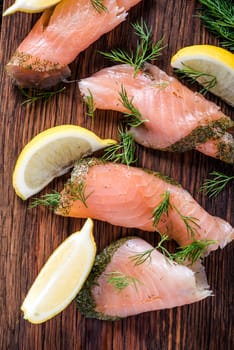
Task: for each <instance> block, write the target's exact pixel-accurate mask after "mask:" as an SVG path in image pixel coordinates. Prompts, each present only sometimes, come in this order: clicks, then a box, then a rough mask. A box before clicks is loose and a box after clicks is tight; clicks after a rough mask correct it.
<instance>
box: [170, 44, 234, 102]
mask: <svg viewBox="0 0 234 350" xmlns="http://www.w3.org/2000/svg"><path fill="white" fill-rule="evenodd" d="M171 65H172V67H174V68H178V69H183V68H185V67H186V66H187V67H190V68H192V69H194V70H196V71H200V72H203V73H205V74H210V75H212V76H215V77H216V85H215V86H214V87H212V88H211V89H209V91H210V92H212V93H213V94H215V95H217V96H219V97H220V98H221V99H223V100H224V101H226V102H227V103H229V104H230V105H231V106H234V54H232V53H231V52H229V51H227V50H225V49H223V48H220V47H217V46H213V45H193V46H187V47H184V48H182V49H181V50H179V51H178V52H177V53H176V54H175V55H174V56H173V57H172V59H171ZM208 79H209V78H208V77H207V76H204V77H200V78H198V79H197V81H198V82H199V83H200V84H201V85H203V86H205V84H204V82H206V81H207V80H208Z"/></svg>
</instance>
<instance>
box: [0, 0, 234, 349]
mask: <svg viewBox="0 0 234 350" xmlns="http://www.w3.org/2000/svg"><path fill="white" fill-rule="evenodd" d="M11 2H12V1H10V0H6V1H3V8H4V9H5V8H6V7H8V6H9V5H10V3H11ZM198 7H199V3H198V1H195V0H190V1H187V0H176V1H173V0H168V1H166V0H157V1H156V0H143V1H142V3H140V4H139V5H138V6H136V7H135V8H133V9H132V10H131V11H130V14H129V16H128V18H127V20H126V22H125V23H123V24H122V25H120V26H119V27H117V28H116V29H115V30H113V31H112V32H111V33H109V34H107V35H104V36H103V37H102V38H101V39H100V40H98V41H97V42H96V43H94V44H93V45H92V46H90V47H89V48H88V49H87V50H85V51H84V52H83V53H81V54H80V56H79V57H78V58H77V59H76V61H75V62H73V63H72V64H71V70H72V77H71V79H73V80H75V79H80V78H83V77H86V76H88V75H90V74H92V73H93V72H95V71H97V70H99V69H101V68H102V67H104V66H107V65H108V64H109V62H108V61H106V60H104V59H103V58H102V57H101V56H100V55H98V54H97V50H108V49H111V48H113V47H122V48H128V47H129V46H130V43H132V45H133V47H134V45H135V38H134V37H133V36H132V31H131V29H130V23H132V22H134V21H136V20H137V19H139V18H140V17H143V18H144V20H145V21H146V23H147V24H148V25H150V26H152V28H153V32H154V38H155V39H156V40H158V39H160V38H161V37H162V36H164V37H165V39H164V42H165V43H166V44H167V47H166V48H165V49H164V52H163V55H162V56H161V57H160V58H159V60H158V62H157V64H158V66H159V67H160V68H162V69H164V70H165V71H166V72H167V73H169V74H172V69H171V67H170V58H171V56H172V54H174V53H175V52H176V51H177V50H178V49H179V48H181V47H183V46H186V45H191V44H201V43H209V44H216V45H218V42H217V40H216V39H215V38H214V36H213V35H211V34H209V33H208V32H207V31H206V30H205V29H204V27H203V26H202V24H201V22H200V20H199V18H198V17H196V16H195V15H196V13H197V8H198ZM37 17H38V16H37V15H27V14H22V13H17V14H15V15H12V16H10V17H6V18H1V55H2V56H1V71H0V74H1V75H0V79H1V80H0V81H1V89H0V90H1V91H0V94H1V99H0V101H1V103H0V111H1V112H0V113H1V119H0V122H1V128H0V133H1V139H0V140H1V155H2V156H1V167H0V170H1V188H2V194H1V204H0V210H1V227H2V230H1V241H0V258H1V262H0V279H1V282H0V310H1V311H0V312H1V314H0V318H1V326H0V349H2V350H6V349H11V350H13V349H25V350H36V349H46V350H50V349H56V350H57V349H66V350H70V349H76V350H78V349H82V350H86V349H87V350H96V349H98V350H101V349H103V350H110V349H116V350H117V349H119V350H120V349H123V350H132V349H134V350H146V349H147V350H157V349H158V350H167V349H168V350H206V349H207V350H208V349H209V350H220V349H226V350H228V349H233V348H234V345H233V322H232V321H233V317H232V316H233V315H232V314H233V309H232V306H233V285H232V280H233V268H232V266H233V263H232V255H233V245H231V244H230V245H229V246H227V247H226V248H225V249H224V250H223V251H216V252H214V253H213V254H211V255H210V256H209V257H208V258H206V259H205V262H204V264H205V267H206V271H207V277H208V281H209V284H210V286H211V288H212V290H213V291H214V296H213V297H210V298H208V299H206V300H204V301H202V302H199V303H197V304H193V305H189V306H184V307H178V308H174V309H172V310H165V311H156V312H150V313H145V314H141V315H138V316H135V317H129V318H127V319H124V320H122V321H118V322H114V323H112V322H104V321H97V320H94V319H85V318H84V317H82V316H81V315H80V314H79V312H78V311H77V310H76V306H75V303H72V304H71V305H70V306H69V307H68V308H67V309H66V310H65V311H64V312H62V313H61V314H60V315H58V316H57V317H55V318H54V319H52V320H50V321H48V322H47V323H45V324H42V325H32V324H30V323H28V322H27V321H25V320H24V319H23V316H22V313H21V311H20V305H21V303H22V301H23V299H24V297H25V295H26V293H27V291H28V289H29V287H30V286H31V284H32V282H33V281H34V279H35V277H36V276H37V274H38V271H39V270H40V268H41V267H42V265H43V264H44V263H45V261H46V260H47V258H48V257H49V255H50V254H51V253H52V251H53V250H54V249H55V248H56V247H57V246H58V245H59V244H60V243H61V242H62V241H63V240H64V239H65V238H66V237H67V236H68V235H69V234H70V233H72V232H74V231H76V230H78V229H79V228H80V227H81V225H82V224H83V222H84V220H77V219H70V218H62V217H57V216H55V215H53V214H52V213H51V212H50V211H49V210H47V209H43V208H37V209H34V210H28V203H24V202H22V201H21V200H20V199H19V198H17V196H16V195H15V193H14V190H13V188H12V183H11V178H12V171H13V168H14V165H15V161H16V159H17V156H18V154H19V152H20V151H21V149H22V147H23V146H24V145H25V144H26V143H27V142H28V141H29V140H30V139H31V138H32V137H33V136H35V135H36V134H37V133H38V132H40V131H42V130H45V129H47V128H49V127H52V126H55V125H60V124H64V123H72V124H78V125H81V126H83V127H87V128H89V129H91V130H93V131H94V132H96V133H97V134H98V135H99V136H101V137H106V138H107V137H108V138H109V137H112V138H115V137H116V135H117V119H118V118H117V117H118V114H117V113H112V112H104V111H98V112H97V113H96V118H95V120H94V123H93V124H92V122H91V120H90V119H89V118H88V117H85V116H84V107H83V105H82V101H81V97H80V94H79V90H78V86H77V83H73V84H69V85H66V90H65V92H64V93H61V94H59V95H58V96H55V97H53V98H51V99H50V100H49V101H48V102H45V101H38V102H36V103H34V104H32V105H28V104H25V105H22V102H23V101H24V97H23V96H22V94H21V92H20V91H19V89H18V88H16V87H14V86H13V84H12V81H11V80H10V79H9V77H7V75H6V73H5V71H4V65H5V64H6V63H7V62H8V60H9V58H10V56H11V54H12V53H13V52H14V51H15V49H16V48H17V46H18V45H19V43H20V42H21V41H22V39H23V38H24V37H25V36H26V34H27V33H28V32H29V31H30V29H31V27H32V25H33V23H34V22H35V20H36V19H37ZM68 44H69V43H68ZM208 98H209V99H210V100H212V101H215V102H216V103H217V104H218V105H219V106H220V107H221V109H222V110H223V112H225V113H226V114H228V115H229V116H231V115H232V116H233V114H232V113H233V110H232V109H231V108H230V107H228V106H227V105H226V104H225V103H223V102H222V101H221V100H219V99H216V98H215V97H214V96H211V95H209V96H208ZM137 157H138V161H137V164H136V165H138V166H145V167H148V168H151V169H154V170H157V171H161V172H162V173H164V174H166V175H169V176H172V177H174V178H175V179H176V180H178V181H179V182H181V184H182V185H183V186H184V187H185V188H186V189H188V190H189V191H190V192H191V193H192V194H193V195H194V197H195V198H196V199H197V200H198V202H199V203H200V204H201V205H203V207H204V208H205V209H206V210H207V211H209V212H210V213H212V214H214V215H218V216H220V217H222V218H225V219H226V220H228V221H229V222H230V223H232V225H234V211H233V187H231V186H229V188H227V189H226V190H225V191H224V192H223V193H222V194H221V195H220V196H219V197H218V198H217V199H208V198H207V197H205V196H204V195H203V194H201V193H198V192H197V190H198V188H199V186H200V185H201V183H202V181H203V180H204V178H206V177H207V176H208V173H209V172H210V171H213V170H217V171H223V172H226V173H229V174H230V173H232V171H233V167H232V166H228V165H225V164H223V163H222V162H220V161H216V160H214V159H211V158H209V157H206V156H204V155H202V154H200V153H198V152H195V151H194V152H187V153H185V154H169V153H161V152H157V151H152V150H149V149H144V148H143V147H141V146H137ZM63 183H64V179H58V180H56V181H54V182H53V183H52V184H51V185H49V186H48V187H47V191H49V190H51V189H52V188H57V189H61V188H62V185H63ZM44 192H45V191H44ZM126 234H131V235H133V234H136V235H140V236H142V237H144V238H145V239H146V240H148V241H149V242H151V243H152V244H155V243H156V236H155V235H154V234H152V233H147V232H140V231H137V230H135V231H134V230H128V229H123V228H120V227H112V226H111V225H109V224H105V223H101V222H97V221H95V238H96V241H97V246H98V251H100V250H101V249H103V248H104V246H105V245H107V244H109V243H110V242H111V241H113V240H114V239H117V238H119V237H122V236H125V235H126Z"/></svg>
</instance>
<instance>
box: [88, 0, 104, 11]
mask: <svg viewBox="0 0 234 350" xmlns="http://www.w3.org/2000/svg"><path fill="white" fill-rule="evenodd" d="M90 2H91V4H92V6H93V7H94V9H95V10H96V11H97V12H99V13H101V12H107V7H106V6H105V5H104V1H103V0H90Z"/></svg>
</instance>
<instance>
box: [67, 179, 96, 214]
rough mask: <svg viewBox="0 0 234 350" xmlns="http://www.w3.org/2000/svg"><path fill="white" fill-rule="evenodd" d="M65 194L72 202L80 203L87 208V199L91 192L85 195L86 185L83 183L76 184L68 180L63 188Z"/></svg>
mask: <svg viewBox="0 0 234 350" xmlns="http://www.w3.org/2000/svg"><path fill="white" fill-rule="evenodd" d="M64 189H65V191H66V193H67V194H68V195H69V197H70V199H71V200H72V201H77V200H79V201H81V202H82V203H83V204H84V206H85V207H86V208H87V207H88V206H87V199H88V198H89V197H90V196H91V194H92V192H91V193H89V194H86V193H85V190H86V185H85V183H84V182H83V181H81V182H79V183H78V184H76V183H74V182H72V181H71V180H68V181H67V183H66V184H65V186H64Z"/></svg>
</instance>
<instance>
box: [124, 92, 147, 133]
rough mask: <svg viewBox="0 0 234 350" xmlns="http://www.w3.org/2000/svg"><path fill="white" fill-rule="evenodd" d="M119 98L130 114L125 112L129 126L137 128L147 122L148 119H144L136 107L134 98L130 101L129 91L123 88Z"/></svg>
mask: <svg viewBox="0 0 234 350" xmlns="http://www.w3.org/2000/svg"><path fill="white" fill-rule="evenodd" d="M119 96H120V102H121V103H122V105H123V106H124V107H125V108H127V109H128V110H129V112H124V115H125V117H127V124H128V125H129V126H131V127H133V128H136V127H138V126H140V125H141V124H143V123H144V122H146V121H147V120H146V119H143V117H142V115H141V113H140V111H139V110H138V109H137V108H136V107H135V106H134V104H133V97H132V98H131V99H129V97H128V95H127V91H126V90H125V88H124V87H123V86H121V91H120V92H119Z"/></svg>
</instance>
